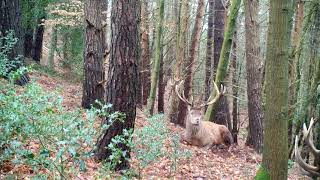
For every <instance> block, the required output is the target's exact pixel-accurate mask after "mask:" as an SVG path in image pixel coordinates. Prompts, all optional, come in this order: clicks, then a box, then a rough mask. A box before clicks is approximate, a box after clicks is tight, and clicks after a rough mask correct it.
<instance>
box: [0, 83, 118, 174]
mask: <svg viewBox="0 0 320 180" xmlns="http://www.w3.org/2000/svg"><path fill="white" fill-rule="evenodd" d="M0 92H1V93H0V132H1V136H0V166H1V165H2V164H3V163H6V162H11V163H12V164H13V165H21V164H23V165H28V166H29V167H32V169H33V170H34V171H35V173H36V174H38V173H39V174H41V173H40V172H41V171H40V170H43V169H47V170H48V171H49V172H50V174H47V175H48V176H50V177H55V176H57V174H58V175H59V176H60V177H65V178H68V177H69V176H71V175H73V174H77V173H78V172H79V171H85V170H86V163H85V160H86V159H87V158H90V157H91V156H92V154H93V153H92V152H93V150H94V146H95V143H96V138H97V137H98V135H100V134H101V133H102V131H103V130H105V129H107V128H108V127H109V126H110V124H112V122H113V121H114V120H117V119H118V118H117V117H118V115H119V114H120V113H114V114H109V113H108V112H107V111H108V110H109V108H110V107H111V106H110V105H102V109H95V108H92V109H91V110H88V111H87V112H86V113H84V112H83V111H81V110H74V111H71V112H66V111H65V109H64V108H63V106H62V101H63V99H62V97H61V96H59V95H58V94H57V93H55V92H53V93H47V92H45V91H43V89H42V88H41V87H40V86H39V85H37V84H35V83H30V84H29V85H27V86H26V87H25V89H24V90H23V91H22V92H19V93H18V92H17V91H16V89H15V86H14V85H12V84H1V83H0ZM84 116H86V118H84ZM98 116H110V117H112V118H110V119H111V121H110V122H109V123H108V124H106V125H104V126H102V127H101V126H98V128H97V126H96V124H97V123H100V121H99V122H97V121H96V119H97V117H98ZM31 142H32V143H31ZM32 144H36V145H37V146H39V148H37V150H35V149H34V148H32V147H31V146H30V145H32Z"/></svg>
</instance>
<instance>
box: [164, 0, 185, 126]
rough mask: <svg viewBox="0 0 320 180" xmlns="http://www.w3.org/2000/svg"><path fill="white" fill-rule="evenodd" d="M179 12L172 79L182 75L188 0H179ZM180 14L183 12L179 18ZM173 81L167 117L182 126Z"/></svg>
mask: <svg viewBox="0 0 320 180" xmlns="http://www.w3.org/2000/svg"><path fill="white" fill-rule="evenodd" d="M179 7H180V8H179V13H178V17H177V19H176V27H177V29H176V30H177V32H176V36H177V37H176V41H177V50H176V63H175V67H174V77H173V81H176V80H179V79H181V76H182V66H183V64H184V63H183V62H184V59H185V46H186V45H187V32H188V24H189V0H181V1H180V5H179ZM181 14H183V16H182V18H181V19H180V16H181ZM174 86H175V83H172V88H171V89H172V90H173V93H172V96H171V98H170V101H169V112H168V119H169V120H170V122H171V123H174V124H178V125H180V126H184V121H182V122H179V121H178V113H179V112H178V110H179V106H180V99H179V98H178V96H177V95H176V93H175V92H174Z"/></svg>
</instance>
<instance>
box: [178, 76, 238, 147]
mask: <svg viewBox="0 0 320 180" xmlns="http://www.w3.org/2000/svg"><path fill="white" fill-rule="evenodd" d="M181 84H183V81H181V82H180V83H177V84H176V86H175V92H176V93H177V95H178V97H179V99H180V100H181V101H183V102H184V103H186V104H187V106H188V112H187V119H186V130H185V133H184V134H183V136H182V140H184V141H186V142H187V143H189V144H191V145H194V146H199V147H204V148H205V149H210V148H211V147H212V146H213V145H219V144H225V145H227V146H229V145H231V144H232V143H233V139H232V136H231V133H230V131H229V130H228V128H227V127H226V126H224V125H219V124H216V123H213V122H209V121H203V118H204V114H203V107H205V106H207V105H210V104H214V103H215V102H217V101H218V99H219V98H220V97H221V96H222V95H223V94H224V93H225V89H224V88H223V86H221V91H222V93H221V92H220V91H219V88H218V86H217V84H216V83H214V87H215V89H216V92H217V93H216V96H215V97H214V98H211V97H209V99H208V101H207V102H205V103H203V104H201V105H199V106H195V105H194V103H193V100H192V101H189V100H188V99H187V98H186V97H185V95H184V91H182V93H181V94H182V95H181V94H180V92H179V88H180V86H181Z"/></svg>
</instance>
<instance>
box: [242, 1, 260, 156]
mask: <svg viewBox="0 0 320 180" xmlns="http://www.w3.org/2000/svg"><path fill="white" fill-rule="evenodd" d="M244 6H245V29H246V60H247V63H246V68H247V96H248V115H249V132H248V137H247V141H246V145H247V146H253V147H254V149H255V150H256V152H258V153H260V152H261V151H262V140H263V129H262V128H263V127H262V122H263V112H262V94H261V93H262V87H261V85H262V72H261V70H262V68H261V64H262V62H261V60H260V50H259V49H260V47H259V45H260V41H259V33H258V32H259V27H258V26H259V25H258V22H257V19H258V14H259V1H258V0H245V1H244Z"/></svg>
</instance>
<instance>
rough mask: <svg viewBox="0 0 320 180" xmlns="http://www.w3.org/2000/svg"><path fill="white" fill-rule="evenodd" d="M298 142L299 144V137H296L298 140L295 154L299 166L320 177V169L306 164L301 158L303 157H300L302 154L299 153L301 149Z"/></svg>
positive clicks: (295, 144)
mask: <svg viewBox="0 0 320 180" xmlns="http://www.w3.org/2000/svg"><path fill="white" fill-rule="evenodd" d="M298 142H299V138H298V136H296V138H295V143H294V154H295V157H296V160H297V162H298V164H299V165H300V166H301V167H302V168H303V169H304V170H305V171H307V172H308V173H310V174H312V175H315V176H318V177H320V173H319V172H318V171H319V167H316V166H312V165H310V164H308V163H306V162H305V161H304V160H303V159H302V157H301V155H300V152H299V148H298Z"/></svg>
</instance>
